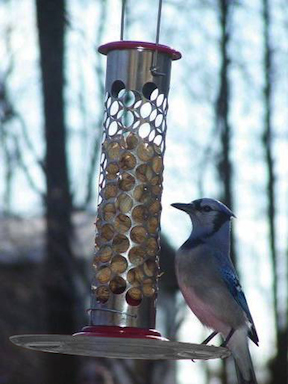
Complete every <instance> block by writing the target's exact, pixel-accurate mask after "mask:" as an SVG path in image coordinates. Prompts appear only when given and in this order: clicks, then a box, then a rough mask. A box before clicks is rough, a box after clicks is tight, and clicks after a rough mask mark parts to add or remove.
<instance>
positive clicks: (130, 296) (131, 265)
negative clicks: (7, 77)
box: [11, 15, 230, 359]
mask: <svg viewBox="0 0 288 384" xmlns="http://www.w3.org/2000/svg"><path fill="white" fill-rule="evenodd" d="M158 16H159V15H158ZM158 27H159V17H158ZM122 35H123V34H122V32H121V36H122ZM99 52H100V53H102V54H104V55H106V56H107V71H106V86H105V112H104V122H103V140H102V153H101V159H100V180H99V198H98V211H97V218H96V238H95V243H96V254H95V257H94V262H93V267H94V270H95V276H94V279H93V282H92V286H91V308H90V309H89V311H90V325H89V326H87V327H84V328H83V329H82V330H81V332H78V333H76V334H74V335H72V336H70V335H21V336H12V337H11V341H12V342H13V343H15V344H16V345H20V346H23V347H26V348H29V349H34V350H39V351H45V352H52V353H63V354H72V355H84V356H99V357H110V358H133V359H212V358H224V357H227V356H229V354H230V353H229V351H228V350H227V349H226V348H221V347H214V346H207V345H197V344H190V343H181V342H171V341H169V340H167V339H165V338H163V337H161V335H160V333H159V332H157V331H156V330H155V317H156V304H155V303H156V297H157V290H158V281H157V279H158V274H159V265H158V257H159V230H160V214H161V195H162V189H163V185H162V182H163V156H164V152H165V135H166V130H167V123H166V116H167V109H168V92H169V85H170V72H171V63H172V61H173V60H177V59H180V58H181V54H180V53H179V52H178V51H175V50H173V49H171V48H169V47H167V46H164V45H160V44H158V39H157V40H156V44H154V43H147V42H139V41H123V40H121V41H117V42H113V43H109V44H105V45H102V46H100V48H99Z"/></svg>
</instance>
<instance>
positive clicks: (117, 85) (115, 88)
mask: <svg viewBox="0 0 288 384" xmlns="http://www.w3.org/2000/svg"><path fill="white" fill-rule="evenodd" d="M124 89H125V84H124V83H123V81H121V80H115V81H114V82H113V84H112V87H111V94H112V96H113V97H119V96H120V95H119V93H120V92H121V91H122V90H124Z"/></svg>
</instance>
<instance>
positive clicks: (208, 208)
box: [202, 205, 212, 212]
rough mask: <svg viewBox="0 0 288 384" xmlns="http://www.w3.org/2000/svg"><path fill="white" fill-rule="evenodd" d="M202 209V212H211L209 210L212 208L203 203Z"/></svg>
mask: <svg viewBox="0 0 288 384" xmlns="http://www.w3.org/2000/svg"><path fill="white" fill-rule="evenodd" d="M202 210H203V211H204V212H211V211H212V208H211V207H209V205H204V207H203V208H202Z"/></svg>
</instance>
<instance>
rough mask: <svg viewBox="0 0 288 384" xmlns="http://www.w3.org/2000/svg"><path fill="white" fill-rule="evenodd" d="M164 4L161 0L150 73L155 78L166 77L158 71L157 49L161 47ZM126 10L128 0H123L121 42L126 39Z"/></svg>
mask: <svg viewBox="0 0 288 384" xmlns="http://www.w3.org/2000/svg"><path fill="white" fill-rule="evenodd" d="M162 3H163V0H159V3H158V14H157V26H156V38H155V45H156V49H155V51H154V52H153V56H152V64H151V68H150V71H151V73H152V75H153V76H165V74H164V73H161V72H159V71H158V49H157V45H159V39H160V26H161V14H162ZM125 8H126V0H122V10H121V28H120V40H121V41H122V40H123V39H124V28H125Z"/></svg>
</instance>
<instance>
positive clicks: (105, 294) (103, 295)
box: [95, 285, 110, 303]
mask: <svg viewBox="0 0 288 384" xmlns="http://www.w3.org/2000/svg"><path fill="white" fill-rule="evenodd" d="M95 296H96V299H97V301H99V302H100V303H106V302H107V301H108V299H109V296H110V291H109V288H108V287H106V286H105V285H100V286H99V287H98V288H97V289H96V290H95Z"/></svg>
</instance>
